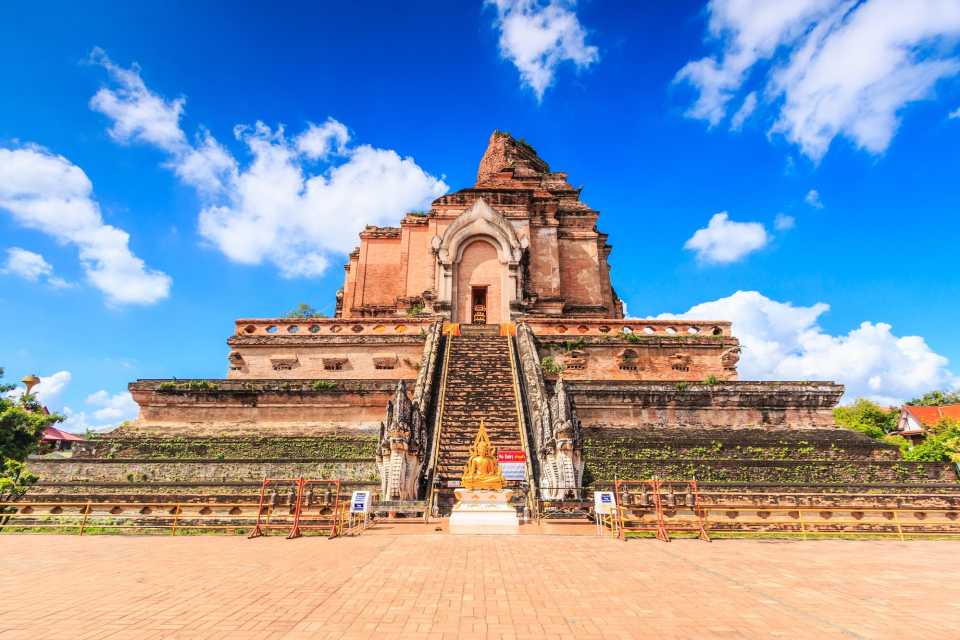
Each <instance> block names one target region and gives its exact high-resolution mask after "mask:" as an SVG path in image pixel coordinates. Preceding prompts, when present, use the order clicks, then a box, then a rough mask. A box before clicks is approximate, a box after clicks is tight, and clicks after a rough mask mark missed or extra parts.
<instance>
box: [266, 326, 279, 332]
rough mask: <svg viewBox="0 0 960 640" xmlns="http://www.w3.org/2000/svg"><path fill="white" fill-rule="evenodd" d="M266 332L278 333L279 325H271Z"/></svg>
mask: <svg viewBox="0 0 960 640" xmlns="http://www.w3.org/2000/svg"><path fill="white" fill-rule="evenodd" d="M266 332H267V333H276V332H277V325H275V324H272V325H270V326H269V327H267V328H266Z"/></svg>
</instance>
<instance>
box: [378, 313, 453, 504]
mask: <svg viewBox="0 0 960 640" xmlns="http://www.w3.org/2000/svg"><path fill="white" fill-rule="evenodd" d="M440 327H441V323H439V322H436V323H434V324H433V325H432V326H431V327H430V330H429V331H428V332H427V337H426V341H425V342H424V345H423V356H422V357H421V361H420V371H419V373H418V374H417V380H416V383H415V384H414V388H413V398H412V399H411V398H410V397H409V396H408V394H407V383H406V382H405V381H403V380H401V381H399V382H398V383H397V388H396V391H395V392H394V395H393V400H391V401H390V402H388V403H387V415H386V420H384V422H382V423H380V446H379V448H378V450H377V468H378V470H379V471H380V490H381V499H383V500H416V499H417V497H418V487H419V486H420V479H421V475H422V473H423V471H424V462H425V457H426V455H427V452H428V451H429V449H430V438H429V434H428V433H427V424H426V423H427V420H426V416H427V414H428V412H429V402H430V397H431V391H432V386H433V379H434V371H435V368H436V363H437V352H438V350H439V336H440Z"/></svg>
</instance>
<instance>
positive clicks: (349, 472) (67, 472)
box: [28, 458, 378, 482]
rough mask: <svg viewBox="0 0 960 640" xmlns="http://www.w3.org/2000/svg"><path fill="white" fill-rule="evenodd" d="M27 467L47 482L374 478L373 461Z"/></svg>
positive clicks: (34, 463)
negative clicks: (301, 477)
mask: <svg viewBox="0 0 960 640" xmlns="http://www.w3.org/2000/svg"><path fill="white" fill-rule="evenodd" d="M28 467H29V469H30V471H31V472H33V473H34V474H36V475H37V476H39V477H40V478H41V479H43V480H44V481H47V482H58V481H59V482H63V481H69V480H80V481H88V482H123V481H125V480H126V481H129V480H131V479H135V480H141V481H144V482H172V481H195V482H202V481H211V480H222V481H240V480H247V481H250V480H253V481H260V480H263V479H264V478H299V477H300V476H303V477H306V478H311V479H327V478H329V479H341V480H376V479H377V477H378V476H377V467H376V464H375V463H374V461H373V460H351V461H328V460H250V459H241V460H179V459H175V458H174V459H170V460H155V459H146V460H145V459H135V458H134V459H126V460H110V459H96V460H82V459H80V460H72V459H64V460H30V461H29V462H28Z"/></svg>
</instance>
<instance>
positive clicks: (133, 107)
mask: <svg viewBox="0 0 960 640" xmlns="http://www.w3.org/2000/svg"><path fill="white" fill-rule="evenodd" d="M90 61H91V62H92V63H94V64H98V65H100V66H101V67H103V68H104V69H106V70H107V72H108V73H109V74H110V77H111V78H113V80H114V81H115V82H116V85H117V86H116V88H114V89H107V88H103V89H100V91H98V92H97V93H96V94H95V95H94V96H93V97H92V98H91V99H90V108H91V109H93V110H94V111H99V112H100V113H102V114H104V115H106V116H108V117H109V118H110V119H111V120H112V121H113V126H111V127H110V130H109V133H110V136H111V137H112V138H113V139H114V140H116V141H118V142H123V143H129V142H134V141H136V142H145V143H148V144H152V145H156V146H158V147H160V148H162V149H166V150H167V151H174V152H175V151H180V150H182V149H184V148H185V147H187V146H188V145H187V138H186V136H185V135H184V133H183V131H182V130H181V129H180V116H181V115H183V106H184V104H186V100H184V99H183V98H178V99H176V100H170V101H167V100H164V99H163V98H160V97H159V96H157V95H156V94H154V93H152V92H151V91H150V90H148V89H147V87H146V85H145V84H144V82H143V80H142V79H141V77H140V69H139V68H138V67H137V66H136V65H134V66H133V67H132V68H130V69H124V68H122V67H118V66H117V65H115V64H113V62H111V61H110V58H108V57H107V54H106V53H105V52H104V51H103V49H100V48H95V49H94V50H93V51H92V52H91V53H90Z"/></svg>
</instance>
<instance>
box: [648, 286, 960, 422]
mask: <svg viewBox="0 0 960 640" xmlns="http://www.w3.org/2000/svg"><path fill="white" fill-rule="evenodd" d="M829 309H830V306H829V305H827V304H824V303H822V302H818V303H816V304H813V305H811V306H809V307H804V306H797V305H793V304H791V303H790V302H778V301H776V300H771V299H770V298H767V297H766V296H764V295H762V294H760V293H759V292H757V291H737V292H736V293H734V294H733V295H731V296H728V297H726V298H720V299H719V300H713V301H711V302H704V303H701V304H698V305H695V306H693V307H691V308H690V309H689V310H687V311H685V312H683V313H681V314H665V315H663V316H660V317H677V318H684V319H691V320H693V319H696V320H715V319H718V318H722V319H728V320H731V321H732V322H733V332H734V335H736V336H737V337H738V338H740V342H741V344H742V346H743V355H742V357H741V360H740V365H739V372H740V378H741V379H743V380H765V379H773V380H836V381H838V382H840V383H842V384H844V385H845V386H846V395H845V399H846V400H852V399H854V398H858V397H868V398H871V399H873V400H875V401H877V402H881V403H885V404H899V403H901V402H903V401H904V400H906V399H909V398H911V397H914V396H917V395H920V394H922V393H924V392H926V391H929V390H930V389H944V388H954V387H957V386H958V385H960V379H958V377H957V376H955V375H954V374H953V373H952V372H951V371H950V369H949V368H948V364H949V363H948V361H947V358H945V357H943V356H942V355H940V354H938V353H936V352H934V351H933V350H932V349H931V348H930V347H929V345H927V343H926V342H925V341H924V339H923V338H922V337H920V336H897V335H895V334H894V333H893V327H892V326H891V325H889V324H887V323H884V322H871V321H864V322H861V323H860V325H859V326H857V327H855V328H853V329H851V330H850V331H848V332H847V333H846V334H839V335H831V334H830V333H828V332H826V331H825V330H824V329H823V328H822V327H821V326H820V325H819V323H818V320H819V318H820V317H821V316H822V315H823V314H824V313H826V312H827V311H829Z"/></svg>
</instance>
